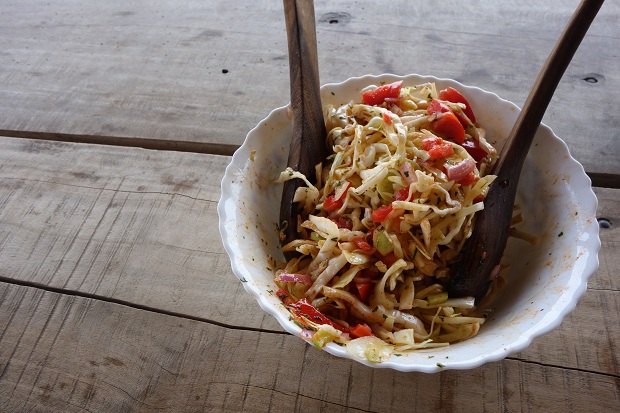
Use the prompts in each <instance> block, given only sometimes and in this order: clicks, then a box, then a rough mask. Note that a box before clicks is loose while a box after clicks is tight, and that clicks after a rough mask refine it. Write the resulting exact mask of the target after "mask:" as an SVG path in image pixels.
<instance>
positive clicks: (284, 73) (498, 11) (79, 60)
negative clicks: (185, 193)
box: [0, 0, 620, 173]
mask: <svg viewBox="0 0 620 413" xmlns="http://www.w3.org/2000/svg"><path fill="white" fill-rule="evenodd" d="M577 4H578V1H577V0H554V1H552V2H531V1H530V2H527V3H523V2H520V3H514V2H510V1H507V0H502V1H496V2H493V4H488V2H481V1H473V2H468V3H467V4H463V3H462V2H455V1H443V2H439V3H437V4H434V3H432V2H422V3H417V4H416V5H415V7H411V6H410V3H408V2H405V1H394V2H390V4H389V5H384V4H382V3H380V2H373V1H368V0H362V1H358V2H355V3H338V4H336V3H333V2H328V1H325V0H322V1H317V2H316V16H317V20H318V22H317V30H318V34H317V36H318V41H319V56H320V63H321V65H320V77H321V79H322V81H323V82H324V83H327V82H335V81H342V80H344V79H346V78H348V77H350V76H352V75H361V74H365V73H375V74H377V73H383V72H393V73H397V74H407V73H420V74H433V75H436V76H439V77H450V78H454V79H456V80H458V81H461V82H463V83H466V84H469V85H476V86H479V87H482V88H484V89H486V90H489V91H492V92H495V93H497V94H499V95H500V96H502V97H504V98H506V99H508V100H512V101H514V102H515V103H517V104H518V105H522V104H523V102H524V101H525V97H526V95H527V92H528V90H529V88H530V87H531V85H532V83H533V81H534V79H535V77H536V74H537V73H538V70H539V68H540V67H541V66H542V63H543V61H544V59H545V57H546V54H547V53H548V52H550V51H551V48H552V46H553V43H554V42H555V40H556V39H557V37H558V35H559V34H560V32H561V29H562V27H563V26H564V24H565V23H566V21H567V20H568V18H569V16H570V14H571V13H572V11H573V10H574V8H575V6H576V5H577ZM1 13H2V19H3V22H4V23H3V25H2V26H1V27H0V50H2V52H1V53H0V67H2V72H0V80H1V81H2V85H3V87H2V90H0V134H4V135H7V134H9V135H19V136H35V137H41V138H50V139H61V140H63V139H64V140H71V139H72V137H75V136H77V137H81V138H82V139H90V140H91V141H92V140H95V141H96V140H97V139H101V137H110V139H114V140H116V141H119V140H122V139H125V140H128V141H130V142H131V141H132V140H134V139H135V142H134V144H136V145H145V144H154V140H161V141H176V142H179V145H178V146H177V147H179V148H181V147H184V145H183V144H182V143H183V142H189V143H190V144H187V145H188V146H190V147H192V148H193V150H199V149H197V148H199V146H200V145H199V144H200V143H209V144H226V145H229V144H237V145H238V144H240V143H241V142H242V141H243V139H244V137H245V134H246V133H247V131H249V130H250V129H251V128H252V127H254V126H255V125H256V124H257V123H258V122H259V121H260V120H261V119H262V118H263V117H265V116H266V115H267V113H268V112H269V110H271V109H272V108H275V107H278V106H282V105H284V104H286V103H287V102H288V100H289V93H288V65H287V58H286V55H287V53H286V36H285V26H284V16H283V12H282V3H281V1H279V0H271V1H268V0H261V1H255V2H252V3H251V4H247V5H243V6H241V5H236V4H231V3H230V2H228V1H222V0H219V1H210V2H200V1H197V0H190V1H187V2H184V3H183V6H182V7H180V6H179V4H178V2H173V1H170V0H156V1H153V2H148V7H145V5H144V4H143V2H140V1H138V2H122V1H120V0H110V1H106V2H77V1H75V0H59V1H55V2H51V3H50V2H47V3H46V2H41V1H40V0H26V1H19V2H11V3H8V4H4V5H3V7H2V10H1ZM619 14H620V4H618V2H610V1H608V2H606V3H605V4H604V5H603V7H602V9H601V11H600V13H599V16H598V17H597V19H596V20H595V22H594V24H593V25H592V27H591V29H590V32H589V34H588V35H587V36H586V38H585V39H584V42H583V44H582V47H581V48H580V49H579V50H578V51H577V54H576V56H575V58H574V60H573V62H572V63H571V65H570V66H569V68H568V69H567V72H566V74H565V76H564V78H563V80H562V81H561V82H560V85H559V87H558V90H557V92H556V95H555V97H554V98H553V100H552V102H551V105H550V107H549V110H548V112H547V114H546V116H545V118H544V119H543V121H544V122H545V123H546V124H548V125H549V126H551V127H552V129H553V130H554V131H555V132H556V133H557V134H558V135H559V136H560V137H561V138H563V139H564V140H565V141H566V142H568V144H569V147H570V149H571V152H572V153H573V155H574V156H576V158H577V159H578V160H579V161H580V162H582V163H583V164H584V166H585V168H586V170H587V171H589V172H592V173H609V172H610V171H616V173H617V172H618V170H619V169H618V162H617V160H618V159H620V136H619V133H620V132H618V131H620V127H619V126H620V125H619V124H618V117H617V116H610V115H609V110H608V109H609V108H613V107H617V106H618V96H620V65H618V55H617V53H616V52H615V51H614V49H613V47H611V48H610V45H614V44H617V43H618V38H619V37H620V33H619V31H618V28H617V27H618V25H617V20H618V15H619ZM231 22H234V23H231ZM224 72H226V73H224ZM593 82H596V83H593ZM230 125H234V127H230ZM209 150H215V149H214V148H213V146H210V147H209ZM218 153H222V152H218Z"/></svg>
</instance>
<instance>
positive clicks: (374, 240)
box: [276, 83, 497, 362]
mask: <svg viewBox="0 0 620 413" xmlns="http://www.w3.org/2000/svg"><path fill="white" fill-rule="evenodd" d="M371 89H372V88H371ZM398 93H399V94H398V96H397V97H391V98H389V99H387V98H386V99H385V100H384V101H383V102H382V103H380V104H378V105H374V106H371V105H367V104H363V103H354V102H349V103H347V104H344V105H342V106H340V107H334V106H329V107H327V108H326V110H325V118H326V126H327V130H328V136H327V142H328V144H329V145H330V146H331V148H332V150H333V153H334V155H333V156H331V157H330V158H328V160H327V161H326V162H325V163H324V164H320V165H317V178H318V179H317V181H318V183H317V184H316V186H314V185H312V184H311V183H310V182H309V181H308V179H306V177H305V176H303V175H302V174H300V173H299V172H296V171H293V170H291V169H287V170H285V171H284V172H282V174H281V176H280V178H279V182H282V181H285V180H287V179H292V178H301V179H302V180H304V182H305V183H306V187H302V188H300V189H298V192H297V193H296V195H295V201H296V202H301V203H302V205H303V206H304V209H303V213H302V215H301V216H300V221H299V225H298V229H299V231H298V232H299V238H298V239H296V240H295V241H293V242H291V243H290V244H288V245H286V246H284V247H283V251H297V252H298V253H299V254H300V256H299V257H297V258H294V259H292V260H290V261H289V262H287V263H286V264H285V265H284V266H283V268H281V269H280V270H279V271H283V272H287V273H291V274H292V273H297V274H305V275H308V276H310V277H311V279H312V281H313V283H312V285H311V286H310V287H309V288H308V289H307V290H306V291H305V292H303V291H302V294H303V295H304V296H303V297H299V294H300V293H299V290H300V287H299V285H297V286H296V285H295V284H296V283H290V282H289V283H285V282H281V281H278V277H277V276H276V283H277V284H278V286H279V287H280V288H281V289H283V290H285V291H287V292H288V293H289V297H293V299H301V298H308V299H309V300H311V301H312V302H313V303H316V304H317V305H318V304H320V311H321V313H323V314H325V315H326V316H327V317H329V319H330V320H332V321H333V322H335V323H337V324H338V325H339V326H341V327H342V328H343V329H345V331H351V332H353V331H354V328H353V327H354V326H356V325H358V324H362V323H364V324H367V325H368V326H370V328H371V330H372V333H373V335H372V336H370V337H361V338H355V337H349V336H348V335H347V334H342V333H341V332H340V331H339V330H336V329H334V328H333V327H322V328H319V329H318V330H316V333H314V335H313V337H314V338H313V342H314V343H315V345H317V346H318V347H322V346H324V345H326V344H327V343H328V342H330V341H336V342H342V343H346V346H347V351H349V352H350V353H352V354H355V355H356V356H357V357H360V358H363V359H367V360H369V361H371V362H381V361H383V360H385V359H386V358H389V357H390V356H391V355H392V354H393V353H394V351H399V352H400V351H409V350H415V349H418V348H429V347H437V346H444V345H448V343H451V342H455V341H459V340H464V339H467V338H469V337H471V336H473V335H475V334H476V333H477V332H478V329H479V327H480V325H481V324H483V323H484V320H485V319H484V317H481V316H478V315H476V314H470V313H472V312H473V311H474V310H475V309H474V300H473V298H471V297H464V298H453V297H448V295H447V293H446V292H445V291H444V286H445V285H447V281H448V280H449V266H450V264H451V263H453V262H454V261H455V260H456V259H458V257H459V254H460V252H461V248H462V247H463V244H464V242H465V240H466V239H467V238H468V237H469V236H470V233H471V227H472V224H473V218H474V215H475V214H476V212H478V211H480V210H482V209H483V208H484V203H483V200H484V198H485V196H486V194H487V192H488V188H489V184H490V183H491V182H492V181H493V179H494V178H495V177H494V176H492V175H487V174H486V173H485V171H488V170H490V169H491V166H492V165H493V163H494V162H495V160H496V158H497V152H496V150H495V149H494V148H493V146H492V145H491V144H490V143H489V141H488V139H487V137H486V134H485V131H484V129H483V128H482V127H480V125H477V124H476V125H474V124H473V123H471V121H469V118H467V116H463V110H464V109H465V105H464V104H463V103H460V102H456V103H455V102H447V101H439V100H438V92H437V89H436V86H435V84H434V83H426V84H422V85H411V86H405V87H402V88H401V89H400V90H399V92H398ZM439 104H443V105H444V106H445V108H447V109H444V111H450V112H452V113H453V114H454V115H455V116H456V118H459V116H460V118H459V122H461V124H463V130H464V138H459V139H463V140H464V141H465V142H468V141H469V142H470V145H469V146H471V143H472V142H473V143H475V145H476V147H477V148H479V149H480V150H482V151H484V152H483V153H486V156H484V157H483V158H482V159H480V157H479V153H480V152H478V160H474V158H472V156H471V155H470V153H469V152H468V150H469V149H468V148H467V147H466V146H467V145H463V146H461V143H463V141H459V139H457V138H456V137H453V136H451V135H450V134H449V132H446V130H445V129H442V128H441V127H440V125H439V123H438V121H439V120H440V119H441V118H442V115H443V113H435V112H433V110H431V106H433V105H435V106H439ZM456 118H455V119H456ZM449 177H451V178H453V179H450V178H449ZM446 277H448V278H446ZM294 288H297V289H296V290H294V291H293V289H294ZM285 296H286V295H285ZM301 324H304V323H301ZM306 324H307V323H306ZM346 329H350V330H346Z"/></svg>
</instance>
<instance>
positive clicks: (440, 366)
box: [437, 363, 446, 369]
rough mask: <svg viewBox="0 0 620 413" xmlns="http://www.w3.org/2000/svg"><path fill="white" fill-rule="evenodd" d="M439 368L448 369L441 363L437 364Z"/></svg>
mask: <svg viewBox="0 0 620 413" xmlns="http://www.w3.org/2000/svg"><path fill="white" fill-rule="evenodd" d="M437 367H439V368H440V369H443V368H444V367H446V366H444V365H443V364H441V363H437Z"/></svg>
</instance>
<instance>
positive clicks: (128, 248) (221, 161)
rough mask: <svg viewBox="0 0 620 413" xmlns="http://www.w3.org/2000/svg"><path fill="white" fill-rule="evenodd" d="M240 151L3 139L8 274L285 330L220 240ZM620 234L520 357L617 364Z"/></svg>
mask: <svg viewBox="0 0 620 413" xmlns="http://www.w3.org/2000/svg"><path fill="white" fill-rule="evenodd" d="M229 159H230V158H228V157H221V156H213V155H200V154H191V153H178V152H159V151H155V152H154V151H148V150H142V149H135V148H117V147H110V146H98V145H81V144H68V143H61V142H46V141H36V140H23V139H13V138H1V139H0V165H2V166H1V168H0V263H1V267H2V274H0V276H2V277H3V279H5V280H7V281H9V280H13V281H15V282H20V283H31V284H38V285H42V286H44V287H45V288H54V289H60V290H66V291H76V292H79V293H80V294H88V295H94V296H98V297H102V298H109V299H112V300H115V301H117V302H126V303H127V304H129V305H134V306H139V307H140V306H147V307H152V308H153V309H155V310H159V311H164V312H172V313H179V314H183V315H186V316H189V317H198V318H203V319H208V320H212V321H213V322H216V323H223V324H227V325H231V326H238V327H244V328H262V329H267V330H273V331H282V329H281V328H280V326H279V325H278V324H277V323H276V322H275V320H274V319H273V318H272V317H270V316H267V315H266V314H265V313H264V312H263V311H262V310H260V308H259V307H258V305H257V304H256V303H255V301H254V299H253V298H251V296H250V295H249V294H247V293H246V292H245V291H244V290H243V287H242V284H241V283H240V282H238V281H237V280H236V278H235V277H234V275H233V274H232V272H231V269H230V264H229V260H228V256H227V255H226V253H225V252H224V249H223V247H222V245H221V241H220V239H219V233H218V231H217V229H216V228H217V214H216V210H215V206H216V203H217V200H218V199H219V194H220V189H219V182H220V179H221V176H222V174H223V171H224V167H225V165H226V164H227V162H228V161H229ZM597 194H598V195H599V200H600V211H601V213H600V214H601V216H604V217H606V218H608V219H609V220H611V221H612V223H613V222H620V217H619V216H618V213H619V211H620V208H618V200H620V190H612V189H597ZM619 234H620V232H619V230H618V226H617V225H614V226H612V227H611V228H610V229H605V230H601V238H602V240H603V249H602V251H601V254H600V260H601V266H600V269H599V271H598V272H597V273H596V274H595V276H594V277H593V278H592V280H591V282H590V283H589V288H590V291H589V292H588V293H587V294H586V296H585V297H584V298H583V299H582V301H581V302H580V304H579V305H578V307H577V309H576V311H575V312H574V313H573V314H572V315H571V316H570V317H569V318H568V319H567V320H566V321H565V322H564V323H563V324H562V325H561V327H560V328H559V329H558V330H556V331H554V332H553V333H551V334H549V335H547V336H544V337H542V338H539V339H537V340H535V341H534V343H533V344H532V347H531V349H528V350H527V351H525V352H523V353H522V354H520V355H518V357H520V358H523V359H526V360H530V361H535V362H543V363H549V364H553V365H561V366H567V367H573V368H581V369H585V370H592V371H598V372H606V373H613V374H618V369H620V362H619V361H618V360H615V359H614V358H613V357H612V356H613V354H615V353H617V349H616V350H614V349H615V347H616V346H617V345H618V344H617V343H618V341H619V340H618V339H619V337H620V307H619V306H620V304H619V302H618V300H619V298H618V292H619V291H620V281H619V280H618V278H617V277H616V276H615V274H616V273H617V268H619V266H620V264H619V263H618V258H617V256H616V255H615V251H617V249H618V248H617V244H618V237H619ZM567 342H568V343H569V344H567ZM610 352H611V353H610Z"/></svg>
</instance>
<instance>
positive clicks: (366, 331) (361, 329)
mask: <svg viewBox="0 0 620 413" xmlns="http://www.w3.org/2000/svg"><path fill="white" fill-rule="evenodd" d="M349 334H350V335H351V337H353V338H360V337H367V336H372V335H373V334H372V330H371V329H370V327H368V324H358V325H356V326H355V327H351V328H350V329H349Z"/></svg>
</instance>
